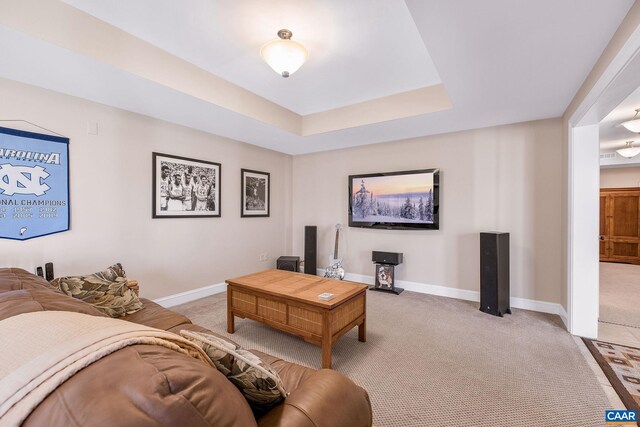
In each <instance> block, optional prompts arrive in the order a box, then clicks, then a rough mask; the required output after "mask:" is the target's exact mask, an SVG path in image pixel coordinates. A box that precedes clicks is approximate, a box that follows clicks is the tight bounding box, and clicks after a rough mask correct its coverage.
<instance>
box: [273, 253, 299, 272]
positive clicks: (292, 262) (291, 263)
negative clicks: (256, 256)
mask: <svg viewBox="0 0 640 427" xmlns="http://www.w3.org/2000/svg"><path fill="white" fill-rule="evenodd" d="M276 268H277V269H278V270H287V271H295V272H296V273H297V272H298V271H299V270H300V257H299V256H281V257H280V258H278V260H277V261H276Z"/></svg>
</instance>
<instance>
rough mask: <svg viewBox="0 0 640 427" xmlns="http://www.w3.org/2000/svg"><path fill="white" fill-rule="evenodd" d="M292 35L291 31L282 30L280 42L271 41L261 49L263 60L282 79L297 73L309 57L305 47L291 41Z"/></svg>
mask: <svg viewBox="0 0 640 427" xmlns="http://www.w3.org/2000/svg"><path fill="white" fill-rule="evenodd" d="M292 35H293V33H292V32H291V31H289V30H280V31H278V37H280V40H274V41H271V42H269V43H267V44H265V45H264V46H262V48H261V49H260V56H262V59H264V60H265V62H266V63H267V64H269V66H270V67H271V68H273V69H274V71H275V72H276V73H278V74H280V75H281V76H282V77H289V76H290V75H291V74H293V73H295V72H296V71H297V70H298V68H300V67H301V66H302V64H304V62H305V61H306V60H307V57H308V56H309V54H308V53H307V49H305V48H304V46H302V45H301V44H300V43H298V42H294V41H293V40H291V36H292Z"/></svg>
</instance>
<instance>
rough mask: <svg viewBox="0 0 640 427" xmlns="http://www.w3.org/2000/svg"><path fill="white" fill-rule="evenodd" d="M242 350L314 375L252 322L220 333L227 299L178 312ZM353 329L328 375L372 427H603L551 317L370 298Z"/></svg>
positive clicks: (314, 362) (316, 357) (595, 387)
mask: <svg viewBox="0 0 640 427" xmlns="http://www.w3.org/2000/svg"><path fill="white" fill-rule="evenodd" d="M175 309H176V310H177V311H179V312H181V313H183V314H185V315H187V316H188V317H190V318H191V319H192V320H193V321H194V323H198V324H201V325H203V326H206V327H208V328H210V329H212V330H214V331H216V332H218V333H221V334H223V335H226V336H229V337H232V339H233V340H235V341H236V342H238V343H239V344H240V345H242V346H245V347H246V348H250V349H257V350H260V351H264V352H267V353H270V354H273V355H275V356H279V357H282V358H283V359H287V360H290V361H295V362H297V363H300V364H303V365H307V366H311V367H313V368H320V359H321V352H320V348H319V347H317V346H314V345H312V344H308V343H305V342H304V341H302V340H301V339H299V338H296V337H294V336H291V335H288V334H285V333H282V332H278V331H275V330H273V329H271V328H269V327H267V326H264V325H261V324H259V323H257V322H254V321H251V320H246V319H236V333H235V334H233V335H229V334H226V332H225V331H226V314H225V313H226V294H224V293H223V294H218V295H214V296H212V297H207V298H203V299H201V300H198V301H194V302H191V303H188V304H184V305H182V306H179V307H176V308H175ZM367 316H368V323H367V342H366V343H361V342H358V336H357V328H355V329H354V330H352V331H350V332H349V333H348V334H346V335H345V336H343V337H342V338H341V339H340V341H338V343H337V344H336V345H335V346H334V348H333V367H334V369H336V370H338V371H340V372H342V373H344V374H346V375H347V376H348V377H349V378H351V379H352V380H353V381H355V382H356V383H357V384H359V385H360V386H362V387H364V388H365V389H366V390H367V391H368V392H369V395H370V396H371V401H372V406H373V413H374V424H375V425H377V426H403V427H408V426H438V427H440V426H476V427H484V426H486V427H496V426H505V427H506V426H509V427H511V426H525V427H526V426H530V427H534V426H540V427H553V426H562V427H567V426H576V427H578V426H579V427H588V426H594V427H595V426H601V425H602V424H603V419H604V410H605V408H606V406H607V405H608V400H607V398H606V396H605V394H604V392H603V390H602V388H601V387H600V385H599V384H598V381H597V379H596V377H595V376H594V374H593V371H592V370H591V368H590V367H589V366H588V365H587V362H586V361H585V359H584V357H583V356H582V354H581V353H580V351H579V349H578V347H577V345H576V343H575V342H574V340H573V339H572V337H571V336H570V335H569V334H568V333H567V332H566V331H565V330H564V328H563V327H562V324H561V320H560V319H559V318H558V317H557V316H551V315H546V314H540V313H535V312H530V311H524V310H515V309H514V310H513V315H506V316H505V317H504V318H499V317H494V316H490V315H488V314H485V313H482V312H480V311H479V310H478V305H477V304H476V303H471V302H466V301H461V300H455V299H450V298H443V297H436V296H431V295H424V294H418V293H414V292H408V291H405V292H404V293H402V294H401V295H399V296H395V295H389V294H384V293H378V292H368V294H367Z"/></svg>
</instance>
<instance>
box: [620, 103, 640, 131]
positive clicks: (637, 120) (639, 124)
mask: <svg viewBox="0 0 640 427" xmlns="http://www.w3.org/2000/svg"><path fill="white" fill-rule="evenodd" d="M638 113H640V108H638V109H637V110H636V115H635V116H633V119H631V120H628V121H626V122H623V123H621V124H622V126H624V127H625V128H627V129H628V130H630V131H631V132H635V133H640V117H638Z"/></svg>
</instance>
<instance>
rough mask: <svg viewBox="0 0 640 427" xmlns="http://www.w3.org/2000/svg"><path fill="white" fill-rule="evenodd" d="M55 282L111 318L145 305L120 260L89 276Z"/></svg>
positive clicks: (66, 278)
mask: <svg viewBox="0 0 640 427" xmlns="http://www.w3.org/2000/svg"><path fill="white" fill-rule="evenodd" d="M51 284H52V285H53V286H54V287H56V288H57V289H59V290H60V291H62V292H63V293H65V294H66V295H69V296H71V297H74V298H77V299H79V300H81V301H84V302H86V303H89V304H91V305H92V306H94V307H95V308H97V309H98V310H100V311H101V312H103V313H104V314H106V315H107V316H110V317H122V316H124V315H127V314H132V313H135V312H136V311H138V310H142V308H143V305H142V302H140V299H139V298H138V296H137V295H136V294H135V292H133V290H131V289H130V288H129V287H128V286H127V276H126V274H125V272H124V269H123V268H122V265H120V263H118V264H114V265H112V266H111V267H109V268H107V269H106V270H104V271H100V272H98V273H93V274H90V275H88V276H67V277H59V278H57V279H54V280H53V281H52V282H51Z"/></svg>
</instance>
